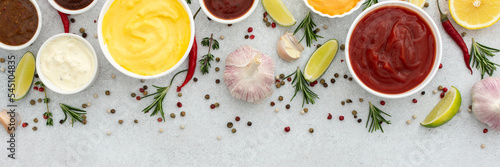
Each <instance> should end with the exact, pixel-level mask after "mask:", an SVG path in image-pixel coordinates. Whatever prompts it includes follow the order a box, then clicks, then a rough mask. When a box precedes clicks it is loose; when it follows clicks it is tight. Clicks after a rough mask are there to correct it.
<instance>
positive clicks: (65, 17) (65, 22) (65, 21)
mask: <svg viewBox="0 0 500 167" xmlns="http://www.w3.org/2000/svg"><path fill="white" fill-rule="evenodd" d="M57 13H59V16H61V20H62V23H63V26H64V33H69V19H68V15H66V14H64V13H63V12H60V11H57Z"/></svg>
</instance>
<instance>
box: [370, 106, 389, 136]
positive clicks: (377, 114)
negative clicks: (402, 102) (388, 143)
mask: <svg viewBox="0 0 500 167" xmlns="http://www.w3.org/2000/svg"><path fill="white" fill-rule="evenodd" d="M368 104H370V113H369V115H368V121H366V128H368V123H369V124H370V128H369V129H368V132H373V131H377V130H379V129H380V130H381V131H382V133H384V129H383V128H382V123H384V122H385V123H387V124H391V121H388V120H386V119H385V118H384V117H383V115H386V116H389V117H391V115H389V114H387V113H385V112H384V111H382V110H380V109H378V108H377V107H375V106H374V105H373V104H372V102H368Z"/></svg>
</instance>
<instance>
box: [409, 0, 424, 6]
mask: <svg viewBox="0 0 500 167" xmlns="http://www.w3.org/2000/svg"><path fill="white" fill-rule="evenodd" d="M409 2H410V3H411V4H414V5H417V6H418V7H420V8H423V7H424V4H425V0H410V1H409Z"/></svg>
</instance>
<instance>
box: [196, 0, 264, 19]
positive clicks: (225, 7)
mask: <svg viewBox="0 0 500 167" xmlns="http://www.w3.org/2000/svg"><path fill="white" fill-rule="evenodd" d="M258 4H259V0H200V6H201V9H202V10H203V12H204V13H205V14H206V15H207V16H208V17H209V18H210V19H212V20H214V21H216V22H219V23H222V24H233V23H237V22H240V21H242V20H245V19H246V18H247V17H248V16H250V15H251V14H252V13H253V11H255V9H256V8H257V5H258Z"/></svg>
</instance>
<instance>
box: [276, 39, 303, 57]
mask: <svg viewBox="0 0 500 167" xmlns="http://www.w3.org/2000/svg"><path fill="white" fill-rule="evenodd" d="M277 50H278V55H279V56H280V57H281V58H282V59H284V60H286V61H288V62H292V61H294V60H297V59H299V58H300V53H301V52H302V51H303V50H304V47H303V46H302V45H301V44H300V43H299V41H297V39H296V38H295V36H293V34H292V33H290V32H286V33H285V34H283V35H282V36H281V37H280V40H279V41H278V47H277Z"/></svg>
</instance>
